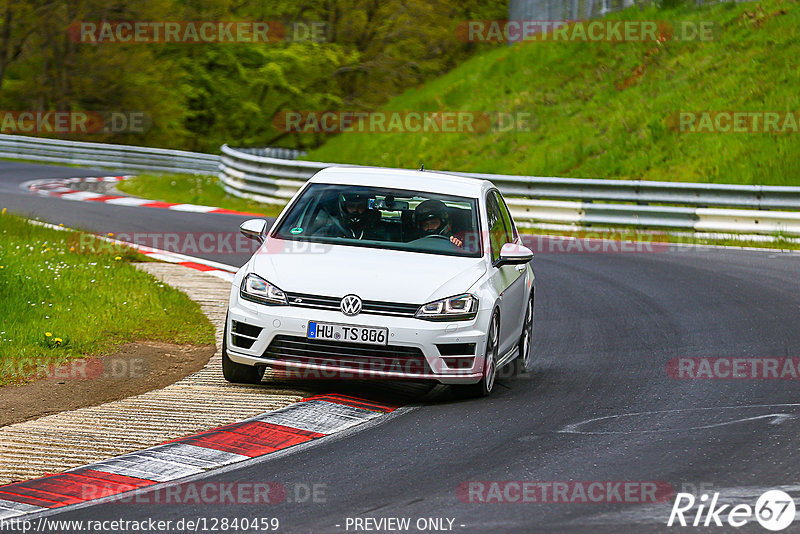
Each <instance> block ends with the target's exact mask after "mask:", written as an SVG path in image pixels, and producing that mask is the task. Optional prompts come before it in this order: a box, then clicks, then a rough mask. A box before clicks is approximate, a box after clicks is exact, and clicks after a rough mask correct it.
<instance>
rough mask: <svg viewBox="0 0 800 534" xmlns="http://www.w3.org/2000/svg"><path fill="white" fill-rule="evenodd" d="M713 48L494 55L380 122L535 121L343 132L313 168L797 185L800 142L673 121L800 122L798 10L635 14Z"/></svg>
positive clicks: (533, 50) (316, 154) (771, 7)
mask: <svg viewBox="0 0 800 534" xmlns="http://www.w3.org/2000/svg"><path fill="white" fill-rule="evenodd" d="M610 18H613V19H624V20H668V21H672V22H679V21H696V22H699V21H713V22H714V27H715V29H714V39H713V40H711V41H705V42H701V41H677V40H668V41H666V42H664V43H661V44H659V43H654V42H652V41H650V42H618V43H612V42H565V41H559V42H530V43H521V44H516V45H513V46H505V45H498V48H497V49H495V50H491V51H490V52H488V53H485V54H482V55H480V56H476V57H474V58H472V59H471V60H469V61H467V62H465V63H463V64H462V65H460V66H459V67H458V68H456V69H454V70H453V71H451V72H449V73H448V74H446V75H444V76H442V77H441V78H438V79H436V80H435V81H433V82H431V83H428V84H426V85H425V86H422V87H419V88H416V89H414V90H410V91H407V92H406V93H404V94H402V95H401V96H399V97H397V98H395V99H393V100H392V101H391V102H390V103H389V104H388V105H387V106H386V107H385V108H384V109H385V110H425V111H437V110H467V111H486V112H510V113H514V112H530V113H531V114H532V116H533V117H534V121H533V128H532V129H531V130H530V131H527V132H520V131H518V132H511V133H508V132H506V133H503V132H498V131H487V132H483V133H344V134H341V135H338V136H335V137H332V138H331V139H330V140H329V141H328V142H327V143H326V144H324V145H323V146H321V147H320V148H318V149H316V150H313V151H311V152H310V153H309V154H308V156H307V158H306V159H309V160H315V161H331V162H342V163H358V164H368V165H381V166H390V167H406V168H414V167H418V166H419V164H420V163H421V162H424V163H425V167H426V168H430V169H442V170H463V171H472V172H497V173H505V174H526V175H538V176H571V177H584V178H627V179H643V180H669V181H693V182H716V183H743V184H772V185H799V184H800V158H798V155H800V133H779V134H776V133H681V132H678V131H675V130H674V129H671V128H670V123H669V121H670V116H671V115H672V114H674V113H675V112H678V111H692V112H702V111H777V112H785V111H800V105H798V104H800V61H798V58H800V32H798V30H797V28H798V27H800V3H798V0H784V1H779V0H764V1H762V2H747V3H738V4H737V3H723V4H718V5H715V6H711V7H707V8H700V9H696V8H690V7H686V8H679V9H675V10H669V11H662V10H657V9H656V8H648V9H644V10H641V11H640V10H639V8H632V9H628V10H626V11H624V12H621V13H617V14H615V15H613V16H611V17H610Z"/></svg>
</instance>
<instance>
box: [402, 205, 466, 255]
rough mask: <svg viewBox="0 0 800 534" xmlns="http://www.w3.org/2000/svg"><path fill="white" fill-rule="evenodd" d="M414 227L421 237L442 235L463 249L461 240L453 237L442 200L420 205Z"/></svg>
mask: <svg viewBox="0 0 800 534" xmlns="http://www.w3.org/2000/svg"><path fill="white" fill-rule="evenodd" d="M414 226H415V227H416V228H417V232H418V233H419V236H420V237H427V236H433V235H440V236H444V237H447V238H449V239H450V242H451V243H452V244H454V245H455V246H457V247H463V246H464V243H463V241H462V240H461V239H459V238H457V237H455V236H454V235H453V230H452V227H451V226H450V215H449V214H448V212H447V206H445V204H444V202H442V201H441V200H436V199H430V200H426V201H424V202H422V203H420V205H419V206H417V209H415V210H414Z"/></svg>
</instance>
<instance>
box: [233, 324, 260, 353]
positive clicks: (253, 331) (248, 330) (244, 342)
mask: <svg viewBox="0 0 800 534" xmlns="http://www.w3.org/2000/svg"><path fill="white" fill-rule="evenodd" d="M231 323H232V325H231V326H232V328H231V342H232V343H233V345H234V346H235V347H240V348H243V349H249V348H250V347H252V346H253V343H255V342H256V340H257V339H258V336H259V334H261V330H262V329H261V328H260V327H258V326H253V325H251V324H247V323H240V322H239V321H231Z"/></svg>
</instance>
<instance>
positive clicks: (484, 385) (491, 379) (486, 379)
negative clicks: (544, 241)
mask: <svg viewBox="0 0 800 534" xmlns="http://www.w3.org/2000/svg"><path fill="white" fill-rule="evenodd" d="M486 336H487V337H486V355H485V356H484V362H485V363H484V370H483V378H481V380H480V382H478V383H477V384H464V385H457V386H453V387H455V388H456V391H457V392H458V393H459V395H461V396H462V397H466V398H475V397H488V396H489V395H491V394H492V390H493V389H494V383H495V378H496V377H497V353H498V345H499V343H500V340H499V338H500V313H499V312H497V311H495V312H494V315H492V320H491V322H490V323H489V332H488V333H487V334H486Z"/></svg>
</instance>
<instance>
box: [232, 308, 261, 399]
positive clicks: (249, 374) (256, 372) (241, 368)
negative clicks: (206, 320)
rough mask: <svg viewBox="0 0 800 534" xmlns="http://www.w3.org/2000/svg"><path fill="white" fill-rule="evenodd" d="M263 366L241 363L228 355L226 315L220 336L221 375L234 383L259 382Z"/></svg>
mask: <svg viewBox="0 0 800 534" xmlns="http://www.w3.org/2000/svg"><path fill="white" fill-rule="evenodd" d="M265 369H266V368H265V367H256V366H254V365H242V364H241V363H236V362H235V361H233V360H231V359H230V358H229V357H228V317H227V316H226V317H225V335H223V337H222V376H223V377H225V380H227V381H228V382H232V383H234V384H260V383H261V378H262V377H263V376H264V370H265Z"/></svg>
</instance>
